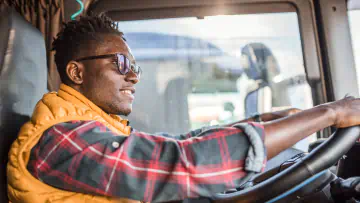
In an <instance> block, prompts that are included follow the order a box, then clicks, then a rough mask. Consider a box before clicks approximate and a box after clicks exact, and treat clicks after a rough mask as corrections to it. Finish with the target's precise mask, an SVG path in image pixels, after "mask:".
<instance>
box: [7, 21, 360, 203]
mask: <svg viewBox="0 0 360 203" xmlns="http://www.w3.org/2000/svg"><path fill="white" fill-rule="evenodd" d="M54 50H55V51H56V55H55V61H56V64H57V67H58V70H59V73H60V76H61V80H62V82H63V83H64V84H62V85H61V87H60V90H59V91H58V92H57V93H56V92H52V93H49V94H46V95H44V97H43V98H42V99H41V100H40V101H39V103H38V104H37V106H36V107H35V110H34V113H33V115H32V118H31V121H30V122H28V123H27V124H25V125H24V126H23V127H22V129H21V131H20V133H19V136H18V139H17V140H16V141H15V142H14V143H13V145H12V147H11V150H10V152H9V163H8V167H7V172H8V196H9V198H10V201H12V202H32V203H33V202H118V201H119V202H138V201H170V200H179V199H184V198H187V197H198V196H211V195H212V194H214V193H219V192H222V191H224V190H227V189H230V188H235V187H236V186H237V185H238V184H239V182H240V181H241V180H242V178H243V177H244V176H246V175H251V174H253V173H258V172H261V170H262V169H263V168H264V163H265V162H266V156H267V158H269V159H270V158H272V157H273V156H275V155H277V154H278V153H280V152H281V151H283V150H285V149H287V148H288V147H290V146H292V145H293V144H295V143H296V142H298V141H299V140H301V139H303V138H305V137H306V136H308V135H310V134H312V133H314V132H316V131H319V130H321V129H323V128H325V127H328V126H331V125H334V126H335V127H338V128H341V127H347V126H352V125H358V124H360V100H358V99H354V98H351V97H347V98H345V99H343V100H341V101H337V102H333V103H328V104H324V105H321V106H317V107H315V108H313V109H310V110H305V111H302V112H299V113H297V114H294V115H292V116H289V117H285V118H282V119H277V120H274V121H272V122H268V123H265V124H264V125H260V124H258V123H243V124H241V123H237V124H235V126H234V127H217V128H207V129H206V128H204V129H199V130H195V131H192V132H190V133H188V134H184V135H177V136H170V135H167V134H162V135H150V134H147V133H143V132H139V131H136V130H134V129H132V128H131V127H130V126H128V121H126V120H123V119H121V118H120V117H119V116H117V115H128V114H130V113H131V111H132V102H133V100H134V93H135V84H137V83H138V82H139V79H140V77H141V69H140V68H139V67H138V66H137V65H136V62H135V58H134V57H133V55H132V54H131V51H130V48H129V47H128V46H127V44H126V41H125V39H124V38H123V36H122V33H121V32H119V31H118V29H117V26H116V24H115V23H114V22H112V21H111V20H110V19H108V18H107V17H105V16H90V17H82V18H81V19H80V20H79V21H71V22H69V23H67V24H66V25H65V27H64V29H63V30H62V31H61V32H60V33H59V34H58V36H57V39H56V40H55V41H54ZM145 68H146V67H145ZM149 91H150V90H149ZM282 113H284V112H282ZM285 114H286V113H285ZM271 115H274V114H271ZM264 117H265V116H264ZM271 117H272V118H274V116H271ZM280 117H282V115H280ZM153 119H156V118H153ZM265 136H266V138H265ZM264 140H265V141H264ZM254 151H255V152H256V153H253V152H254ZM266 152H267V155H266Z"/></svg>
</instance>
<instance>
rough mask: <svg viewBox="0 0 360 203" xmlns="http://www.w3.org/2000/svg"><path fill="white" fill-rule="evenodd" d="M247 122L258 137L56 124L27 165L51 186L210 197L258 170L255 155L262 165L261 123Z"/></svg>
mask: <svg viewBox="0 0 360 203" xmlns="http://www.w3.org/2000/svg"><path fill="white" fill-rule="evenodd" d="M245 125H247V127H250V128H252V129H250V130H252V131H253V134H254V132H255V134H256V135H255V137H254V135H253V137H252V138H250V139H249V135H248V134H249V132H250V131H249V130H244V129H241V128H237V127H223V128H208V129H199V130H194V131H191V132H190V133H188V134H183V135H178V136H172V135H168V134H166V133H162V134H148V133H144V132H138V131H135V130H133V131H132V133H131V134H130V135H129V136H123V135H118V134H116V133H114V132H112V131H111V130H109V129H108V128H107V127H105V126H104V125H103V124H101V123H99V122H96V121H72V122H66V123H60V124H57V125H54V126H52V127H51V128H49V129H48V130H47V131H45V132H44V133H43V135H42V137H41V139H40V140H39V142H38V143H37V144H36V146H34V148H33V149H32V150H31V155H30V160H29V163H28V166H27V168H28V170H29V171H30V173H31V174H32V175H33V176H35V177H36V178H37V179H39V180H40V181H42V182H44V183H46V184H48V185H51V186H53V187H56V188H60V189H63V190H68V191H74V192H80V193H88V194H96V195H106V196H112V197H123V198H129V199H134V200H141V201H156V202H161V201H170V200H179V199H185V198H189V197H191V198H194V197H199V196H202V197H210V196H211V195H212V194H214V193H219V192H223V191H225V190H227V189H230V188H236V187H237V186H238V185H239V184H240V183H241V181H242V180H243V178H244V176H246V175H248V174H253V172H260V171H259V169H255V168H256V167H255V168H253V165H254V163H253V162H255V161H256V160H257V161H259V160H260V162H261V164H262V167H261V168H263V166H264V164H265V161H266V157H265V155H266V154H265V151H264V149H265V148H264V144H263V139H264V130H263V127H262V126H261V125H259V124H256V123H249V124H245ZM256 137H257V139H258V142H254V140H256ZM259 140H260V142H259ZM256 145H257V146H256ZM255 148H257V149H255ZM254 149H255V150H254ZM259 149H262V150H263V152H264V153H263V157H261V156H262V155H261V153H260V154H259ZM260 151H261V150H260ZM254 152H255V153H254ZM250 156H251V157H250ZM245 160H246V163H245ZM246 165H248V166H246ZM255 165H256V164H255ZM250 172H252V173H250Z"/></svg>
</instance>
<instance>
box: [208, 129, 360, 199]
mask: <svg viewBox="0 0 360 203" xmlns="http://www.w3.org/2000/svg"><path fill="white" fill-rule="evenodd" d="M359 135H360V126H353V127H349V128H343V129H338V130H337V131H336V132H335V133H334V134H333V135H332V136H331V137H330V138H329V139H328V140H326V141H325V142H324V143H323V144H321V145H319V146H318V147H317V148H316V149H314V150H313V151H312V152H311V153H310V154H309V155H307V156H306V157H305V158H304V159H303V160H301V161H300V162H298V163H296V164H294V165H292V166H291V167H289V168H287V169H286V170H284V171H282V172H280V173H279V174H277V175H275V176H273V177H271V178H269V179H267V180H265V181H263V182H261V183H259V184H257V185H255V186H253V187H250V188H247V189H245V190H242V191H238V192H234V193H230V194H215V195H214V196H213V197H212V202H215V203H225V202H226V203H228V202H229V203H230V202H232V203H234V202H235V203H240V202H241V203H243V202H266V201H268V200H270V199H272V198H274V197H276V196H278V195H281V194H282V193H284V192H286V191H287V190H289V189H290V188H293V187H295V186H296V185H298V184H300V183H301V182H303V181H304V180H306V179H308V178H310V177H311V176H313V175H315V174H317V173H319V172H321V171H323V170H325V169H328V168H329V167H331V166H332V165H334V164H335V163H336V162H337V161H338V160H339V159H340V158H341V157H342V156H343V155H345V154H346V153H347V152H348V151H349V150H350V149H351V147H352V146H353V145H354V144H355V142H356V140H357V139H358V138H359Z"/></svg>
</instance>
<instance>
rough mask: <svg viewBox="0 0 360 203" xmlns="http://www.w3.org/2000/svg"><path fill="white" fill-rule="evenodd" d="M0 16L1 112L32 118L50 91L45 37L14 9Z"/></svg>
mask: <svg viewBox="0 0 360 203" xmlns="http://www.w3.org/2000/svg"><path fill="white" fill-rule="evenodd" d="M0 15H1V18H0V30H1V32H0V111H4V110H5V111H10V112H14V113H18V114H21V115H31V113H32V111H33V109H34V107H35V105H36V103H37V101H38V100H39V99H41V97H42V95H43V94H44V93H46V92H47V64H46V48H45V42H44V38H43V36H42V34H41V32H40V31H39V30H37V29H36V28H35V27H33V26H32V25H31V24H30V23H29V22H27V21H26V20H25V19H24V18H23V17H22V16H21V15H20V14H18V13H17V12H16V11H15V10H14V9H13V8H9V9H7V10H6V11H4V12H3V13H1V14H0ZM0 113H1V112H0Z"/></svg>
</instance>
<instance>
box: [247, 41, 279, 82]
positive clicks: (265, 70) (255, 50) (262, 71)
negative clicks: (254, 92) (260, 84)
mask: <svg viewBox="0 0 360 203" xmlns="http://www.w3.org/2000/svg"><path fill="white" fill-rule="evenodd" d="M241 57H242V58H241V60H242V67H243V68H244V70H245V73H246V74H247V76H248V77H249V78H251V79H253V80H264V81H265V82H269V81H268V80H269V78H268V77H269V76H271V77H273V76H276V75H278V74H279V73H280V69H279V65H278V63H277V61H276V59H275V56H274V54H273V53H272V51H271V50H270V49H269V48H268V47H267V46H265V45H264V44H262V43H250V44H247V45H246V46H245V47H243V48H242V49H241Z"/></svg>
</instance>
